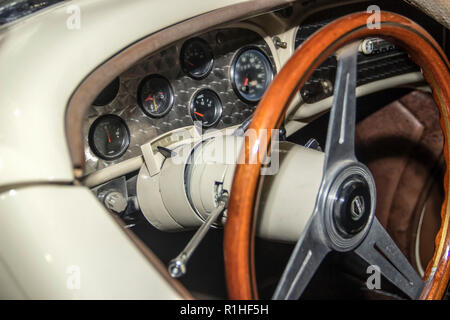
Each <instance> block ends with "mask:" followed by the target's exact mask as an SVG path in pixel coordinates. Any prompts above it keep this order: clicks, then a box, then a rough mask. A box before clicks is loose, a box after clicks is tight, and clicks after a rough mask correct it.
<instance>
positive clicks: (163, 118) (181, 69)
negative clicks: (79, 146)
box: [83, 17, 419, 175]
mask: <svg viewBox="0 0 450 320" xmlns="http://www.w3.org/2000/svg"><path fill="white" fill-rule="evenodd" d="M331 20H333V19H330V18H326V19H323V18H322V19H321V18H320V17H319V18H314V19H310V20H305V21H304V22H302V23H301V24H300V26H298V27H296V28H295V29H293V31H294V33H293V35H294V37H293V39H292V41H291V42H290V43H277V41H278V42H280V40H279V39H277V37H273V38H272V39H271V38H270V37H266V38H263V36H261V35H260V34H259V33H257V32H255V31H253V30H250V29H248V28H245V27H229V28H222V29H217V30H213V31H209V32H206V33H203V34H200V35H196V36H193V37H191V38H188V39H183V40H182V41H178V42H176V43H174V44H173V45H171V46H169V47H167V48H163V49H162V50H160V51H159V52H157V53H156V54H152V55H151V56H149V57H147V58H145V59H143V60H142V61H141V62H139V63H138V64H136V65H134V66H133V67H131V68H130V69H128V70H127V71H126V72H124V73H123V74H122V75H120V76H119V77H118V78H117V79H115V80H114V81H113V82H112V83H111V84H109V85H108V86H107V87H106V88H105V89H104V90H103V91H102V92H101V93H100V94H99V95H98V97H97V99H96V100H95V101H94V103H93V105H92V106H91V107H90V109H89V111H88V114H87V118H86V120H85V121H84V126H83V134H84V150H85V159H86V160H85V161H86V163H85V171H84V174H85V175H89V174H90V173H93V172H96V171H98V170H101V169H103V168H106V167H108V166H111V165H114V164H117V163H120V162H122V161H124V160H127V159H131V158H134V157H138V156H140V155H141V154H142V152H141V146H142V145H144V144H145V143H147V142H150V141H152V140H153V139H155V138H157V137H159V136H161V135H163V134H165V133H167V132H171V131H173V130H176V129H179V128H183V127H192V126H193V125H196V126H198V127H201V128H202V129H203V130H208V129H224V128H227V127H233V126H238V125H240V124H241V123H243V122H244V121H245V120H246V119H248V118H249V117H251V115H252V114H253V112H254V110H255V108H256V105H257V104H258V102H259V100H260V99H261V98H262V96H263V94H264V92H265V90H266V89H267V87H268V86H269V85H270V82H271V81H272V79H273V77H274V76H275V75H276V73H277V71H278V70H277V63H276V61H275V60H276V59H278V58H279V56H278V57H277V56H276V55H277V54H278V52H276V51H277V49H280V48H282V47H283V45H285V46H292V48H291V49H290V48H287V49H288V50H289V52H293V51H294V50H295V49H296V48H297V47H298V46H300V45H301V43H302V42H303V41H305V40H306V39H307V38H308V37H309V36H310V35H311V34H312V33H314V32H315V31H317V30H318V29H319V28H321V27H322V26H324V25H325V24H327V23H328V22H330V21H331ZM267 39H269V40H267ZM275 39H277V40H276V41H275ZM272 40H273V43H271V45H269V44H268V43H267V42H266V41H272ZM284 49H286V47H285V48H284ZM359 51H360V52H359V54H358V76H357V85H358V86H360V85H364V84H367V83H371V82H374V81H377V80H383V79H387V78H390V77H394V76H396V75H401V74H406V73H411V72H417V71H419V68H418V67H417V65H416V64H415V63H413V62H412V61H411V60H410V59H409V57H408V55H407V54H406V53H404V52H403V51H402V50H400V49H399V48H396V47H395V46H394V45H393V44H391V43H389V42H388V41H385V40H381V39H378V38H370V39H365V40H364V41H363V42H362V44H361V47H360V50H359ZM336 68H337V62H336V58H335V57H334V56H330V57H329V58H328V59H327V60H326V61H325V62H324V63H323V64H322V65H321V66H319V68H317V69H316V70H315V71H314V73H313V74H312V76H311V77H310V79H309V80H308V81H307V82H306V84H305V85H304V86H303V87H302V88H301V89H300V92H299V93H300V94H299V97H300V99H299V100H300V103H306V104H314V103H316V102H319V101H321V100H324V99H325V98H327V97H330V96H332V94H333V88H334V81H335V75H336Z"/></svg>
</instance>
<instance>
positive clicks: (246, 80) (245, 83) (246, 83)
mask: <svg viewBox="0 0 450 320" xmlns="http://www.w3.org/2000/svg"><path fill="white" fill-rule="evenodd" d="M247 85H248V78H245V81H244V87H246V86H247Z"/></svg>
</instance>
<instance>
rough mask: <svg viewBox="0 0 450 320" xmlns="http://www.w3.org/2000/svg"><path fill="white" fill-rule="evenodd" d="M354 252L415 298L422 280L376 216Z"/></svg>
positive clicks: (421, 286)
mask: <svg viewBox="0 0 450 320" xmlns="http://www.w3.org/2000/svg"><path fill="white" fill-rule="evenodd" d="M355 253H356V254H357V255H358V256H360V257H361V258H362V259H363V260H365V261H366V262H367V263H369V264H370V265H372V266H376V267H377V268H378V270H379V272H381V274H383V276H384V277H385V278H386V279H388V280H389V281H390V282H391V283H392V284H393V285H395V286H396V287H397V288H398V289H400V290H401V291H402V292H403V293H405V294H406V295H407V296H408V297H410V298H411V299H417V298H418V297H419V295H420V293H421V292H422V289H423V287H424V282H423V281H422V279H421V277H420V276H419V275H418V274H417V272H416V271H415V270H414V269H413V267H412V266H411V264H410V263H409V261H408V260H407V259H406V257H405V256H404V255H403V253H402V252H401V251H400V249H399V248H398V247H397V245H396V244H395V242H394V241H393V240H392V238H391V237H390V236H389V234H388V233H387V232H386V230H385V229H384V228H383V226H382V225H381V223H380V222H379V221H378V219H377V218H374V221H373V223H372V225H371V227H370V230H369V233H368V234H367V236H366V238H365V239H364V241H363V242H362V243H361V244H360V245H359V246H358V247H357V248H356V249H355Z"/></svg>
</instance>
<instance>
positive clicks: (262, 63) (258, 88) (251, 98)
mask: <svg viewBox="0 0 450 320" xmlns="http://www.w3.org/2000/svg"><path fill="white" fill-rule="evenodd" d="M230 76H231V83H232V85H233V89H234V91H235V92H236V94H237V95H238V96H239V97H240V98H241V99H242V100H244V101H245V102H250V103H254V102H258V101H259V100H261V98H262V96H263V94H264V92H265V91H266V89H267V87H268V86H269V84H270V82H271V81H272V79H273V70H272V65H271V63H270V61H269V59H268V58H267V56H266V55H265V54H264V53H263V52H262V51H261V50H259V49H257V48H246V49H243V50H241V51H240V52H238V53H237V54H236V56H235V58H234V61H233V63H232V66H231V74H230Z"/></svg>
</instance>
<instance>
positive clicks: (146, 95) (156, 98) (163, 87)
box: [137, 75, 174, 118]
mask: <svg viewBox="0 0 450 320" xmlns="http://www.w3.org/2000/svg"><path fill="white" fill-rule="evenodd" d="M137 94H138V103H139V106H140V107H141V109H142V111H144V112H145V113H146V114H147V115H148V116H150V117H153V118H160V117H162V116H164V115H166V114H167V113H168V112H169V111H170V108H171V107H172V105H173V100H174V98H173V90H172V86H171V85H170V83H169V81H168V80H167V79H166V78H164V77H162V76H160V75H151V76H148V77H146V78H145V79H144V80H142V82H141V83H140V84H139V88H138V93H137Z"/></svg>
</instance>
